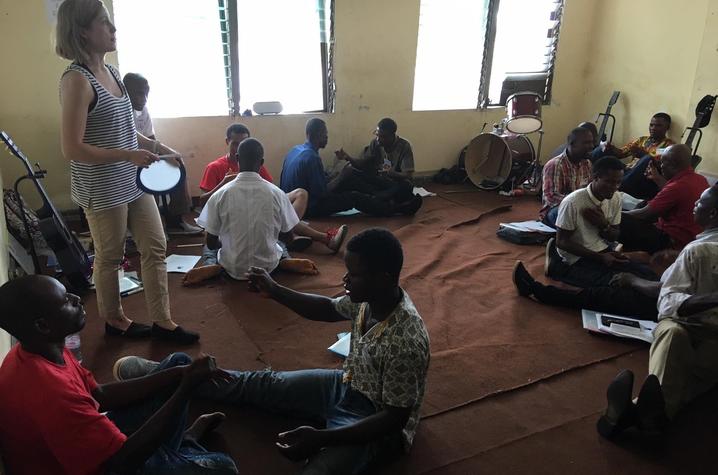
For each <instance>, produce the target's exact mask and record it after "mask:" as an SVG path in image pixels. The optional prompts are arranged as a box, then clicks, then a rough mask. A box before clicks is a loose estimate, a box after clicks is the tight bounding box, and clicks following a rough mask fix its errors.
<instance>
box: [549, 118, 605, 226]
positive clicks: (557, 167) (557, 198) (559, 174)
mask: <svg viewBox="0 0 718 475" xmlns="http://www.w3.org/2000/svg"><path fill="white" fill-rule="evenodd" d="M591 150H593V134H592V133H591V131H589V130H588V129H585V128H582V127H577V128H575V129H573V130H572V131H571V133H570V134H569V135H568V137H567V138H566V149H565V150H564V151H563V153H561V155H559V156H557V157H554V158H552V159H551V160H549V161H548V162H546V165H544V167H543V208H541V212H540V216H541V220H542V221H543V222H544V223H546V224H547V225H549V226H551V227H555V226H556V216H557V215H558V205H560V204H561V201H562V200H563V199H564V197H565V196H566V195H568V194H569V193H571V192H573V191H576V190H578V189H579V188H583V187H585V186H586V185H588V182H590V181H591V161H590V160H589V157H590V153H591Z"/></svg>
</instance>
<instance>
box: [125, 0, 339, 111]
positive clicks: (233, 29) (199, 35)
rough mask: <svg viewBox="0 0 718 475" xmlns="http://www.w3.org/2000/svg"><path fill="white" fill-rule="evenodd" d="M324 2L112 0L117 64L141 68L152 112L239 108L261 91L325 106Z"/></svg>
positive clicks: (327, 19) (287, 102)
mask: <svg viewBox="0 0 718 475" xmlns="http://www.w3.org/2000/svg"><path fill="white" fill-rule="evenodd" d="M331 3H332V0H152V1H148V0H115V1H114V3H113V4H114V15H115V23H116V25H117V45H118V48H117V49H118V59H119V63H120V68H121V70H122V72H123V73H127V72H137V73H140V74H142V75H143V76H145V77H146V78H147V80H148V81H149V83H150V90H151V92H150V99H149V101H148V103H149V104H150V111H151V113H152V115H153V116H155V117H188V116H217V115H226V114H227V113H228V112H229V113H230V114H233V115H239V114H240V113H241V112H242V111H244V110H247V109H250V110H251V109H252V108H253V105H254V103H255V102H265V101H279V102H281V104H282V107H283V111H282V113H302V112H314V111H324V110H329V111H331V110H332V109H333V84H332V71H331V67H330V66H331V56H332V53H333V51H332V47H331V44H330V43H331V41H330V40H331V36H332V35H331V20H332V19H331ZM158 18H161V19H162V25H163V26H161V27H159V26H158V22H157V19H158ZM139 32H141V33H139Z"/></svg>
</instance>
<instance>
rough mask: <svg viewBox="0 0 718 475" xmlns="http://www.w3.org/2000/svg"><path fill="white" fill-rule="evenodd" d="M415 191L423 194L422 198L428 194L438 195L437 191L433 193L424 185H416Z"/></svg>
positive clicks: (420, 194) (416, 193)
mask: <svg viewBox="0 0 718 475" xmlns="http://www.w3.org/2000/svg"><path fill="white" fill-rule="evenodd" d="M413 193H414V194H415V195H419V196H421V197H422V198H426V197H427V196H436V193H432V192H431V191H429V190H427V189H426V188H424V187H423V186H415V187H414V191H413Z"/></svg>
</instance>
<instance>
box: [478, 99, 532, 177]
mask: <svg viewBox="0 0 718 475" xmlns="http://www.w3.org/2000/svg"><path fill="white" fill-rule="evenodd" d="M541 102H542V100H541V96H539V95H538V94H536V93H535V92H528V91H527V92H517V93H516V94H513V95H511V96H509V97H508V98H507V99H506V112H507V117H506V118H505V119H502V120H501V122H500V123H499V124H495V125H494V130H493V131H491V132H489V133H483V131H482V133H481V134H479V135H478V136H476V137H474V139H473V140H471V142H470V143H469V145H468V147H467V149H466V159H465V167H466V174H467V176H468V178H469V179H470V180H471V182H472V183H473V184H474V185H476V186H477V187H478V188H480V189H482V190H503V191H508V190H514V189H515V188H517V187H520V186H522V185H523V184H524V183H526V182H527V181H529V182H531V183H529V184H530V186H531V187H535V186H538V181H540V176H539V175H538V171H537V169H538V160H537V158H538V157H539V155H540V154H541V141H542V139H543V130H542V129H541V127H542V125H543V122H542V121H541ZM484 125H485V124H484ZM534 132H538V133H539V145H538V153H537V152H536V150H535V149H534V146H533V144H532V143H531V141H530V140H529V139H528V137H527V135H528V134H532V133H534ZM533 182H535V183H533Z"/></svg>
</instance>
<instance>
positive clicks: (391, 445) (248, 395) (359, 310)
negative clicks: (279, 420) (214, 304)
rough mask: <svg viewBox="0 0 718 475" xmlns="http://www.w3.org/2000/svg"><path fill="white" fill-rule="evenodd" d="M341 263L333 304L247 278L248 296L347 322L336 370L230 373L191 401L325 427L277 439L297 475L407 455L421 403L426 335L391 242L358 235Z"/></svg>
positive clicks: (383, 235)
mask: <svg viewBox="0 0 718 475" xmlns="http://www.w3.org/2000/svg"><path fill="white" fill-rule="evenodd" d="M344 261H345V264H346V267H347V272H346V274H345V275H344V288H345V289H346V295H344V296H342V297H338V298H335V299H330V298H328V297H323V296H320V295H311V294H304V293H299V292H295V291H293V290H290V289H288V288H286V287H282V286H281V285H279V284H277V283H276V282H275V281H273V280H272V278H271V277H270V276H269V274H267V272H266V271H265V270H264V269H260V268H256V267H254V268H252V269H251V270H250V273H249V283H250V288H252V289H253V290H257V291H260V292H262V293H264V294H267V295H268V296H269V297H270V298H272V299H274V300H276V301H277V302H279V303H281V304H283V305H286V306H287V307H289V308H290V309H292V310H294V311H295V312H297V313H299V314H300V315H301V316H303V317H305V318H307V319H310V320H315V321H324V322H338V321H344V320H350V321H351V350H350V353H349V356H348V357H347V359H346V361H345V362H344V369H343V370H337V369H311V370H301V371H287V372H273V371H251V372H230V374H231V375H232V381H231V382H229V383H227V384H222V385H221V386H220V387H219V388H216V389H213V388H212V387H209V386H204V387H203V389H202V390H200V397H204V398H209V399H212V400H216V401H220V402H223V403H227V402H229V403H236V404H251V405H254V406H257V407H260V408H265V409H267V410H270V411H273V412H281V413H286V414H289V415H292V416H295V417H305V418H308V419H311V420H315V421H316V422H317V423H318V424H320V427H326V428H325V429H317V428H315V427H313V426H302V427H298V428H296V429H294V430H291V431H289V432H284V433H281V434H279V435H278V436H277V439H278V440H277V446H278V447H279V450H280V451H281V452H282V453H283V454H284V455H285V456H287V457H289V458H290V459H293V460H305V459H308V463H307V464H306V465H305V466H304V467H303V470H302V473H304V474H338V475H345V474H356V473H361V472H365V471H366V470H367V468H368V467H371V466H373V465H375V464H376V463H378V461H379V460H381V459H383V458H385V457H386V456H388V455H391V454H395V453H398V452H400V450H401V448H402V447H403V448H404V449H407V450H408V449H409V447H411V444H412V441H413V439H414V434H415V433H416V428H417V425H418V422H419V409H420V407H421V402H422V400H423V398H424V390H425V387H426V374H427V370H428V366H429V337H428V334H427V332H426V328H425V326H424V322H423V321H422V319H421V317H420V316H419V313H418V312H417V311H416V308H415V307H414V304H413V303H412V301H411V299H410V298H409V295H408V294H407V293H406V291H404V290H403V289H402V288H401V287H399V273H400V271H401V267H402V262H403V254H402V249H401V244H400V243H399V241H398V240H397V239H396V238H395V237H394V236H393V235H392V234H391V233H390V232H389V231H386V230H383V229H368V230H366V231H363V232H361V233H359V234H358V235H356V236H355V237H354V238H352V239H351V240H350V241H349V243H348V244H347V249H346V254H345V259H344ZM135 359H136V360H137V361H138V362H139V363H144V366H145V367H147V368H150V367H152V365H153V363H151V362H147V361H145V360H141V359H140V358H135ZM128 363H130V362H128ZM142 365H143V364H136V365H135V366H137V367H140V366H142ZM120 373H122V368H120ZM129 373H132V372H129ZM139 374H143V372H142V371H137V372H135V374H134V375H139ZM127 376H128V377H129V376H133V374H128V375H127ZM205 388H206V390H204V389H205ZM369 473H373V472H369Z"/></svg>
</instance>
